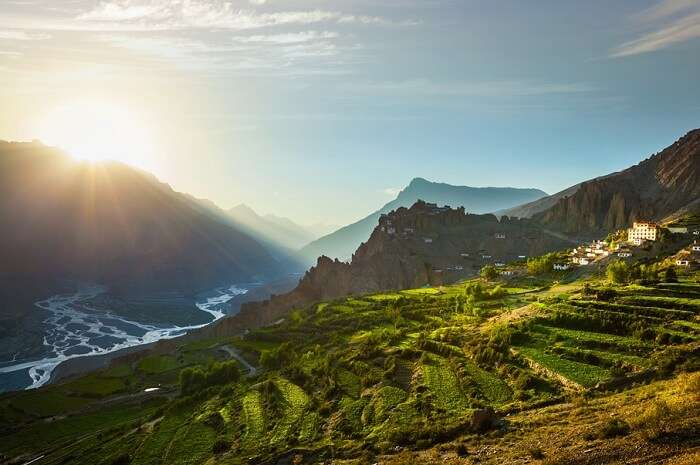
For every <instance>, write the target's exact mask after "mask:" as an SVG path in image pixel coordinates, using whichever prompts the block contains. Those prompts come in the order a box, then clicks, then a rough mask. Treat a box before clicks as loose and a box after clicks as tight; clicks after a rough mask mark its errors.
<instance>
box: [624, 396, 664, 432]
mask: <svg viewBox="0 0 700 465" xmlns="http://www.w3.org/2000/svg"><path fill="white" fill-rule="evenodd" d="M671 418H672V412H671V408H670V407H669V406H668V404H667V403H666V402H664V401H663V400H656V401H654V403H653V404H651V406H649V407H647V408H646V409H645V410H644V411H643V412H642V413H641V414H640V415H637V416H636V417H635V418H634V419H633V420H632V427H633V428H634V429H637V430H640V431H641V432H642V435H643V436H644V437H646V438H647V439H656V438H657V437H659V436H661V435H662V434H663V433H664V432H665V431H666V429H667V428H668V426H669V422H670V420H671Z"/></svg>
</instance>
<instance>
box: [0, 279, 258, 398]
mask: <svg viewBox="0 0 700 465" xmlns="http://www.w3.org/2000/svg"><path fill="white" fill-rule="evenodd" d="M105 292H107V288H105V287H103V286H97V285H93V286H82V287H80V288H79V289H78V290H77V291H76V292H75V293H73V294H61V295H54V296H51V297H49V298H48V299H45V300H40V301H38V302H36V303H35V306H36V307H38V308H40V309H43V310H45V311H46V312H48V314H49V316H48V317H47V318H46V319H45V320H44V322H43V323H44V325H45V326H46V331H45V334H44V340H43V343H44V348H45V352H44V353H45V354H46V355H45V356H43V358H40V359H36V360H24V361H21V362H20V363H14V361H6V362H4V363H3V362H0V392H2V391H3V390H14V389H33V388H38V387H40V386H43V385H44V384H46V383H47V382H48V381H49V380H50V379H51V373H52V372H53V370H54V369H55V368H56V367H57V366H58V365H59V364H60V363H62V362H64V361H66V360H69V359H72V358H77V357H88V356H95V355H103V354H108V353H111V352H115V351H117V350H121V349H125V348H128V347H134V346H139V345H143V344H149V343H152V342H155V341H158V340H161V339H172V338H175V337H178V336H182V335H184V334H186V333H187V332H188V331H191V330H193V329H198V328H201V327H203V326H206V325H208V324H211V323H212V322H214V321H216V320H219V319H220V318H223V317H224V316H225V315H226V312H224V306H225V304H226V303H227V302H229V301H230V300H231V299H233V298H234V297H236V296H241V295H243V294H245V293H247V292H248V286H246V287H243V285H235V284H234V285H232V286H230V287H221V288H217V289H214V290H213V291H211V292H208V293H206V294H204V295H203V297H202V298H201V299H200V300H198V301H196V302H195V306H196V307H197V308H198V309H199V310H201V311H202V312H205V313H208V314H209V315H210V316H211V320H210V321H208V322H206V323H203V324H196V325H189V326H177V325H167V324H152V323H147V322H139V321H134V320H130V319H127V318H124V317H121V316H119V315H117V314H115V313H113V312H111V311H109V310H105V309H97V308H94V307H91V306H90V300H92V299H94V298H95V297H97V296H98V295H100V294H103V293H105ZM3 365H4V366H3ZM3 385H4V389H3Z"/></svg>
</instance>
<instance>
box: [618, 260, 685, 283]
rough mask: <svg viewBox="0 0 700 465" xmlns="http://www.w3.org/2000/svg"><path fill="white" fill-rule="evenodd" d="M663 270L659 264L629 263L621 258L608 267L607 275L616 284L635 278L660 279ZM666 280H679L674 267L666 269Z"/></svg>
mask: <svg viewBox="0 0 700 465" xmlns="http://www.w3.org/2000/svg"><path fill="white" fill-rule="evenodd" d="M660 274H661V270H660V269H659V266H658V264H656V263H653V264H651V265H644V264H642V265H628V264H627V263H626V262H623V261H621V260H618V261H615V262H612V263H611V264H609V265H608V268H607V269H606V275H607V277H608V279H609V280H610V281H612V282H613V283H616V284H624V283H628V282H630V281H635V280H640V279H641V280H645V281H659V275H660ZM664 280H665V281H666V282H677V281H678V275H677V274H676V269H675V268H674V267H672V266H671V267H669V268H667V269H666V270H665V271H664Z"/></svg>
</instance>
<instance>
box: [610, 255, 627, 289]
mask: <svg viewBox="0 0 700 465" xmlns="http://www.w3.org/2000/svg"><path fill="white" fill-rule="evenodd" d="M606 274H607V276H608V279H609V280H610V281H612V282H614V283H616V284H623V283H626V282H627V281H629V278H630V270H629V267H628V266H627V263H625V262H623V261H620V260H618V261H616V262H612V263H611V264H609V265H608V268H607V270H606Z"/></svg>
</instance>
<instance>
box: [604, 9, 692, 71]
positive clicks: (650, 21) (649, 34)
mask: <svg viewBox="0 0 700 465" xmlns="http://www.w3.org/2000/svg"><path fill="white" fill-rule="evenodd" d="M633 19H634V20H635V21H636V22H638V23H641V24H643V25H645V26H647V28H648V27H649V26H652V27H654V29H653V30H648V31H646V32H644V33H643V34H642V35H641V36H640V37H638V38H636V39H633V40H630V41H627V42H625V43H623V44H621V45H619V46H617V47H615V48H614V49H613V50H611V52H610V57H613V58H619V57H625V56H631V55H639V54H642V53H650V52H654V51H657V50H661V49H664V48H667V47H670V46H672V45H675V44H679V43H682V42H687V41H689V40H692V39H697V38H700V0H664V1H662V2H661V3H659V4H657V5H655V6H654V7H651V8H649V9H647V10H644V11H642V12H641V13H639V14H638V15H636V16H635V17H634V18H633ZM659 23H661V24H659Z"/></svg>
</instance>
